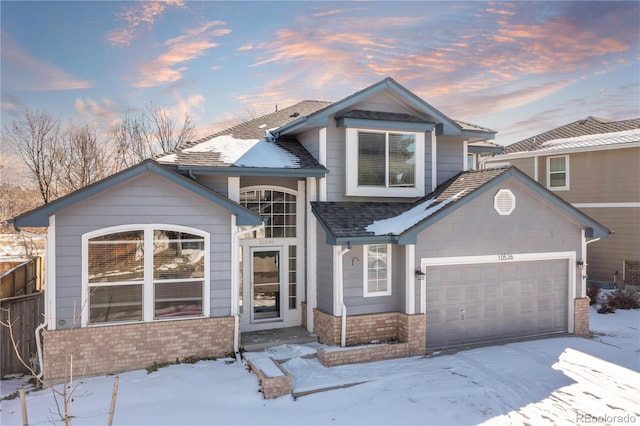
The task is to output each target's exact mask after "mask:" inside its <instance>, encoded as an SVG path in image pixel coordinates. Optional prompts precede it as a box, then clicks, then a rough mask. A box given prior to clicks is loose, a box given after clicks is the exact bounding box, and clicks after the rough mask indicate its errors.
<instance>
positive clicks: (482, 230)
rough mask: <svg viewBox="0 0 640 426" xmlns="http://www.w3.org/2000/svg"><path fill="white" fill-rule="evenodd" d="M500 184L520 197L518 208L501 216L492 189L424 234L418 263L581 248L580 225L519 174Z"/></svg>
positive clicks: (419, 236) (578, 254) (417, 259)
mask: <svg viewBox="0 0 640 426" xmlns="http://www.w3.org/2000/svg"><path fill="white" fill-rule="evenodd" d="M500 188H508V189H511V191H512V192H513V193H514V195H515V197H516V209H515V210H514V211H513V213H511V215H509V216H500V215H499V214H498V213H497V212H496V211H495V210H494V208H493V196H494V195H495V193H496V192H497V191H498V189H499V188H495V190H493V189H491V190H488V191H487V192H485V193H484V194H482V195H480V196H479V197H478V198H476V199H475V200H472V201H470V202H468V203H467V204H466V205H465V206H464V207H462V208H460V209H458V210H456V211H455V212H453V213H451V214H449V215H447V216H446V217H445V218H443V219H442V220H440V221H439V222H437V223H435V224H433V225H432V226H430V227H429V228H427V229H425V230H424V231H423V232H421V233H420V234H419V235H418V241H417V244H416V264H417V265H419V264H420V259H421V258H429V257H448V256H478V255H491V254H496V255H497V254H511V253H513V254H516V253H541V252H560V251H562V252H564V251H574V252H576V256H578V257H579V256H580V253H581V237H580V235H581V234H580V227H579V226H578V225H577V224H575V223H573V222H571V221H569V220H568V219H565V218H564V216H563V215H562V214H558V210H557V209H555V208H553V210H552V207H551V205H550V204H549V203H548V202H547V201H546V200H544V199H543V198H541V197H540V196H538V195H537V194H535V193H534V192H533V191H531V190H530V189H529V188H527V187H526V186H525V185H524V184H522V183H520V182H518V181H517V180H515V179H514V178H510V179H507V180H506V181H504V182H503V184H502V185H501V186H500Z"/></svg>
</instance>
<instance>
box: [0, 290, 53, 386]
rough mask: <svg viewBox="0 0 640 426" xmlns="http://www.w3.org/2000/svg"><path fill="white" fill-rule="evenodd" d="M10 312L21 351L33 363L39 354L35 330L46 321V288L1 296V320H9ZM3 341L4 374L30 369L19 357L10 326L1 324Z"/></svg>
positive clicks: (0, 350)
mask: <svg viewBox="0 0 640 426" xmlns="http://www.w3.org/2000/svg"><path fill="white" fill-rule="evenodd" d="M9 314H10V315H11V321H12V323H13V326H12V330H13V336H14V338H15V341H16V343H17V347H18V352H19V353H20V356H21V357H22V359H23V360H24V361H25V362H27V363H29V364H30V365H33V363H34V361H35V360H37V357H38V351H37V346H36V337H35V330H36V328H37V327H38V325H40V324H41V323H42V322H43V321H44V291H39V292H37V293H32V294H27V295H23V296H16V297H9V298H6V299H1V300H0V320H2V322H3V323H7V320H8V316H9ZM0 342H1V343H0V378H2V377H5V376H6V375H9V374H23V373H27V372H28V370H27V369H26V368H25V367H24V366H23V365H22V364H21V363H20V361H18V357H17V356H16V354H15V350H14V347H13V345H12V343H11V336H10V334H9V329H8V328H7V327H4V326H0ZM37 371H39V369H38V370H37Z"/></svg>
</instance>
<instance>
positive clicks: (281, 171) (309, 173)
mask: <svg viewBox="0 0 640 426" xmlns="http://www.w3.org/2000/svg"><path fill="white" fill-rule="evenodd" d="M174 167H175V170H176V171H178V172H179V173H182V174H187V175H190V176H191V175H195V176H198V175H203V176H207V175H209V176H264V177H292V178H307V177H315V178H323V177H325V176H326V175H327V174H328V173H329V170H328V169H326V168H313V169H296V168H267V167H233V166H227V167H215V166H189V165H179V166H174Z"/></svg>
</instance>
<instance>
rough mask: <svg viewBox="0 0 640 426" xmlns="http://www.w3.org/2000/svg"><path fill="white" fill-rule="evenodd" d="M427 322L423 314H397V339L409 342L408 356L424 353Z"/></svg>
mask: <svg viewBox="0 0 640 426" xmlns="http://www.w3.org/2000/svg"><path fill="white" fill-rule="evenodd" d="M426 332H427V322H426V318H425V314H414V315H407V314H398V340H399V341H401V342H406V343H408V344H409V354H408V355H409V356H414V355H424V353H425V351H426V350H427V348H426V345H427V342H426V339H427V336H426Z"/></svg>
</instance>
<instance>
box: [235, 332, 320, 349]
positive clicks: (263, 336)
mask: <svg viewBox="0 0 640 426" xmlns="http://www.w3.org/2000/svg"><path fill="white" fill-rule="evenodd" d="M317 342H318V336H317V335H316V334H312V333H309V332H308V331H307V330H306V329H305V328H304V327H300V326H297V327H286V328H272V329H268V330H259V331H246V332H243V333H240V346H241V347H242V348H243V349H244V350H245V351H246V352H258V351H263V350H265V349H269V348H272V347H275V346H280V345H304V344H308V343H317Z"/></svg>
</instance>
